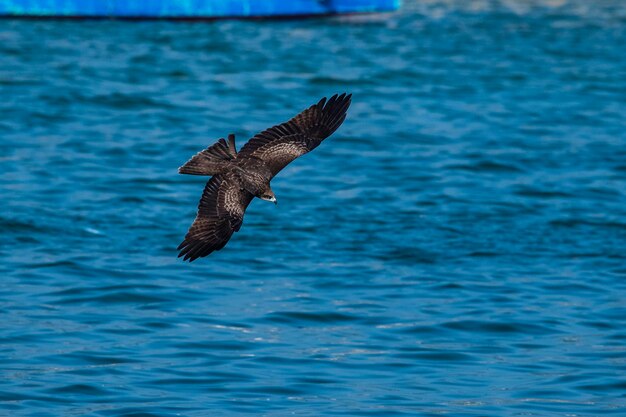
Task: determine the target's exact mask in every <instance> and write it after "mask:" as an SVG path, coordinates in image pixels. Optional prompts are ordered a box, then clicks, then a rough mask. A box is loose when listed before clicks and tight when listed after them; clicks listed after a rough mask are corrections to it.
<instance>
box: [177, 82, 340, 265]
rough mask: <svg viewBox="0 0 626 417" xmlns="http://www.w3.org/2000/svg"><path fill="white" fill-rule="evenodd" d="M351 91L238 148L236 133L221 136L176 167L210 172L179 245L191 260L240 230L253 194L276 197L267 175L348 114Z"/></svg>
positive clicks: (197, 172)
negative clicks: (190, 221)
mask: <svg viewBox="0 0 626 417" xmlns="http://www.w3.org/2000/svg"><path fill="white" fill-rule="evenodd" d="M350 99H351V95H349V94H348V95H346V94H341V95H339V96H338V95H334V96H333V97H331V98H330V99H329V100H328V101H327V100H326V98H323V99H322V100H320V101H319V102H318V103H317V104H315V105H313V106H311V107H309V108H308V109H306V110H304V111H303V112H301V113H300V114H298V115H297V116H296V117H294V118H292V119H291V120H289V121H288V122H285V123H282V124H279V125H276V126H274V127H272V128H270V129H267V130H265V131H263V132H261V133H259V134H257V135H256V136H254V137H253V138H252V139H250V140H249V141H248V143H246V144H245V145H244V146H243V148H241V150H240V151H239V152H237V149H236V147H235V136H234V135H232V134H231V135H229V136H228V142H226V141H225V140H224V139H219V140H218V141H217V142H216V143H215V144H213V145H211V146H210V147H208V148H207V149H205V150H203V151H202V152H199V153H197V154H196V155H194V156H193V157H192V158H191V159H190V160H189V161H188V162H187V163H186V164H185V165H183V166H182V167H180V169H179V172H180V173H181V174H189V175H208V176H212V178H211V179H210V180H209V182H208V183H207V184H206V186H205V188H204V192H203V193H202V198H201V199H200V204H199V205H198V215H197V216H196V219H195V221H194V222H193V224H192V225H191V227H190V228H189V231H188V232H187V235H186V236H185V240H183V242H182V243H181V244H180V246H179V247H178V249H179V250H180V254H179V255H178V256H179V257H180V256H183V257H184V260H189V261H193V260H195V259H197V258H199V257H203V256H207V255H208V254H210V253H211V252H213V251H216V250H220V249H222V248H223V247H224V245H226V243H227V242H228V240H229V239H230V237H231V236H232V235H233V233H234V232H237V231H239V229H240V228H241V224H242V222H243V215H244V212H245V210H246V208H247V207H248V205H249V204H250V202H251V201H252V199H253V198H254V197H258V198H260V199H262V200H267V201H271V202H274V203H276V196H275V195H274V192H273V191H272V189H271V187H270V181H271V180H272V178H273V177H274V176H276V174H278V173H279V172H280V171H281V170H282V169H283V168H284V167H285V166H287V165H288V164H289V163H290V162H291V161H293V160H294V159H296V158H297V157H298V156H300V155H303V154H305V153H307V152H309V151H311V150H313V149H315V148H316V147H317V146H319V144H320V143H322V141H323V140H324V139H326V138H327V137H328V136H330V135H331V134H332V133H333V132H334V131H335V130H337V128H339V126H341V124H342V123H343V121H344V119H345V117H346V111H347V110H348V107H349V106H350Z"/></svg>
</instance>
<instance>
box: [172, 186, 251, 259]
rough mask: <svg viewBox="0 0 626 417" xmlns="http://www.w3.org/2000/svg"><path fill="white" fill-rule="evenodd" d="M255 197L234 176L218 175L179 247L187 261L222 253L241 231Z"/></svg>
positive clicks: (205, 188) (201, 201)
mask: <svg viewBox="0 0 626 417" xmlns="http://www.w3.org/2000/svg"><path fill="white" fill-rule="evenodd" d="M252 198H253V195H252V194H250V193H248V192H247V191H244V190H242V189H241V187H240V185H239V182H238V181H237V180H236V177H235V176H234V175H216V176H214V177H213V178H211V179H210V180H209V182H208V183H207V185H206V186H205V187H204V192H203V193H202V197H201V198H200V204H199V205H198V215H197V216H196V219H195V221H194V222H193V224H192V225H191V227H190V228H189V231H188V232H187V235H186V236H185V239H184V240H183V242H182V243H181V244H180V245H179V246H178V250H179V251H180V253H179V254H178V257H183V259H184V260H185V261H187V260H188V261H190V262H192V261H194V260H195V259H198V258H200V257H203V256H207V255H208V254H210V253H211V252H213V251H216V250H220V249H222V248H223V247H224V246H225V245H226V243H227V242H228V241H229V240H230V238H231V236H232V235H233V233H234V232H236V231H238V230H239V229H240V228H241V224H242V222H243V215H244V212H245V210H246V207H248V204H250V201H252Z"/></svg>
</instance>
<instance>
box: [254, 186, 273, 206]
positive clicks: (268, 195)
mask: <svg viewBox="0 0 626 417" xmlns="http://www.w3.org/2000/svg"><path fill="white" fill-rule="evenodd" d="M258 197H259V198H260V199H261V200H265V201H270V202H272V203H274V204H278V202H277V201H276V196H275V195H274V191H272V189H271V188H269V187H268V188H267V190H265V191H263V192H261V194H260V195H259V196H258Z"/></svg>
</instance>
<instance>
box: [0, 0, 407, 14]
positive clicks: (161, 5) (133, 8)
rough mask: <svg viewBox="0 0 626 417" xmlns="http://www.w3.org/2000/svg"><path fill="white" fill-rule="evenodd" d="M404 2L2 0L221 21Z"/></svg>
mask: <svg viewBox="0 0 626 417" xmlns="http://www.w3.org/2000/svg"><path fill="white" fill-rule="evenodd" d="M399 5H400V0H0V16H42V17H45V16H50V17H118V18H132V17H136V18H141V17H144V18H221V17H263V16H266V17H272V16H298V15H325V14H338V13H360V12H377V11H390V10H395V9H397V8H398V7H399Z"/></svg>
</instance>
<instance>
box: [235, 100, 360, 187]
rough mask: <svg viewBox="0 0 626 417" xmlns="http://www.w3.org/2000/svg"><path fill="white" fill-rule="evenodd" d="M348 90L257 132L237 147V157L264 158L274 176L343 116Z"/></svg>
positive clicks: (346, 105)
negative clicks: (238, 149) (241, 145)
mask: <svg viewBox="0 0 626 417" xmlns="http://www.w3.org/2000/svg"><path fill="white" fill-rule="evenodd" d="M351 97H352V94H345V93H344V94H341V95H337V94H335V95H334V96H332V97H331V98H330V99H328V100H326V97H324V98H323V99H321V100H320V101H319V103H317V104H314V105H312V106H311V107H309V108H308V109H306V110H304V111H303V112H302V113H300V114H298V115H297V116H296V117H294V118H293V119H291V120H289V121H288V122H285V123H282V124H279V125H276V126H274V127H271V128H269V129H267V130H264V131H263V132H261V133H258V134H257V135H256V136H254V137H253V138H252V139H250V140H249V141H248V143H246V144H245V145H244V147H243V148H241V150H240V151H239V155H238V158H246V157H255V158H259V159H261V160H262V161H264V162H265V163H266V164H267V166H268V167H269V169H270V171H271V172H272V176H275V175H276V174H278V173H279V172H280V170H281V169H283V168H284V167H286V166H287V165H288V164H289V163H290V162H291V161H293V160H294V159H296V158H297V157H299V156H300V155H303V154H305V153H307V152H309V151H312V150H313V149H315V148H317V147H318V146H319V144H320V143H322V141H323V140H324V139H326V138H327V137H329V136H330V135H332V134H333V132H334V131H335V130H337V128H339V126H341V124H342V123H343V121H344V120H345V118H346V111H347V110H348V107H349V106H350V100H351Z"/></svg>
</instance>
